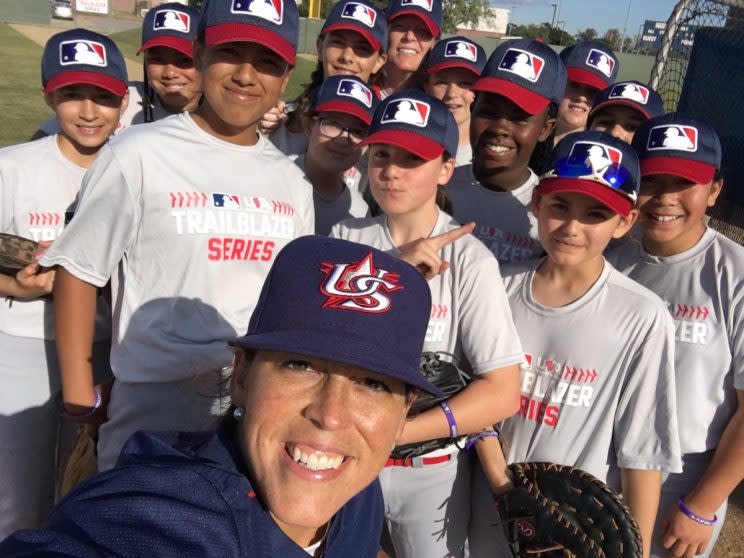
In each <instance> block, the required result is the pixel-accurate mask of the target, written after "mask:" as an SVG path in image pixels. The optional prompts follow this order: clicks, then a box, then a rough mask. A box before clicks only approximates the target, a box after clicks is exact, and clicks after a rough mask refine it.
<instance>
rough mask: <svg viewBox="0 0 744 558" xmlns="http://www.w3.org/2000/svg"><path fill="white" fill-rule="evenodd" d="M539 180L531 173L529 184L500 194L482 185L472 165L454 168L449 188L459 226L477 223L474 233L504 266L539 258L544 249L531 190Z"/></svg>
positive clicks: (448, 192) (527, 182)
mask: <svg viewBox="0 0 744 558" xmlns="http://www.w3.org/2000/svg"><path fill="white" fill-rule="evenodd" d="M537 183H538V178H537V176H536V175H535V174H534V173H533V172H532V171H530V177H529V178H528V179H527V181H526V182H525V183H524V184H523V185H522V186H520V187H519V188H517V189H516V190H514V191H512V192H497V191H494V190H489V189H488V188H485V187H484V186H481V185H480V184H479V183H478V181H477V180H475V178H474V177H473V169H472V166H471V165H464V166H460V167H457V168H456V169H455V174H454V175H453V176H452V180H450V182H449V184H448V186H447V195H448V196H449V198H450V200H451V201H452V205H453V206H454V217H455V219H457V220H458V221H459V222H460V223H467V222H469V221H475V231H474V232H473V234H474V235H475V236H476V237H477V238H479V239H480V240H481V241H482V242H483V244H485V245H486V246H487V247H488V248H489V249H490V250H491V252H493V254H494V255H495V256H496V258H497V259H498V260H499V262H501V263H505V262H507V263H508V262H519V261H525V260H530V259H535V258H538V257H539V256H540V255H541V254H542V253H543V249H542V246H541V245H540V241H539V240H538V238H537V221H536V220H535V216H534V215H533V214H532V210H531V205H532V191H533V190H534V189H535V186H537Z"/></svg>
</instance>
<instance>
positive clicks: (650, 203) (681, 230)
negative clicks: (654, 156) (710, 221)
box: [638, 174, 723, 256]
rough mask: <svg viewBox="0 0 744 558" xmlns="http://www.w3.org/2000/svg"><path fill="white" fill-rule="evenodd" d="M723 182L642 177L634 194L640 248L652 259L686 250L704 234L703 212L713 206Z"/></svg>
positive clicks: (661, 175) (658, 175)
mask: <svg viewBox="0 0 744 558" xmlns="http://www.w3.org/2000/svg"><path fill="white" fill-rule="evenodd" d="M722 187H723V181H721V180H714V181H713V182H711V183H709V184H694V183H692V182H690V181H688V180H685V179H684V178H681V177H678V176H672V175H668V174H656V175H651V176H644V177H643V178H642V179H641V191H640V193H639V194H638V207H639V210H640V217H639V219H638V222H639V224H640V226H641V229H642V230H643V245H644V247H645V248H646V250H647V251H648V252H649V253H650V254H653V255H656V256H673V255H675V254H679V253H681V252H684V251H686V250H689V249H690V248H692V247H693V246H695V244H696V243H697V242H698V240H700V237H702V236H703V233H704V232H705V221H704V219H705V211H706V209H708V208H709V207H713V206H714V205H715V203H716V200H717V199H718V195H719V194H720V193H721V189H722Z"/></svg>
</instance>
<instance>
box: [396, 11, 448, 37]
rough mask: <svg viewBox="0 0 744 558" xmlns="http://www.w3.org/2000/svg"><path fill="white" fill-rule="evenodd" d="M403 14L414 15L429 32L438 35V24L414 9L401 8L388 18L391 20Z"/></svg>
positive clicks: (439, 31)
mask: <svg viewBox="0 0 744 558" xmlns="http://www.w3.org/2000/svg"><path fill="white" fill-rule="evenodd" d="M404 15H412V16H416V17H417V18H419V19H420V20H421V21H423V22H424V24H426V28H427V29H428V30H429V33H431V34H432V35H434V36H435V37H439V34H440V33H441V30H440V29H439V26H438V25H437V24H436V23H434V20H433V19H431V18H430V17H428V16H426V15H425V14H422V13H421V12H419V11H416V10H401V11H400V12H397V13H396V14H395V15H393V17H391V18H390V21H393V20H394V19H397V18H399V17H400V16H404Z"/></svg>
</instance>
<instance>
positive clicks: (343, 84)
mask: <svg viewBox="0 0 744 558" xmlns="http://www.w3.org/2000/svg"><path fill="white" fill-rule="evenodd" d="M336 93H338V94H339V95H343V96H344V97H352V98H354V99H356V100H357V101H359V102H361V103H364V106H366V107H367V108H372V91H371V90H370V89H369V88H368V87H365V86H364V85H362V84H361V83H359V82H358V81H354V80H352V79H342V80H341V81H340V82H339V83H338V90H337V91H336Z"/></svg>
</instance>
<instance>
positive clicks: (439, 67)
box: [426, 62, 481, 76]
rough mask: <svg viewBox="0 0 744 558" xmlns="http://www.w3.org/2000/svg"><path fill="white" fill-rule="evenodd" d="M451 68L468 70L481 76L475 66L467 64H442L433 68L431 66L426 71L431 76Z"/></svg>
mask: <svg viewBox="0 0 744 558" xmlns="http://www.w3.org/2000/svg"><path fill="white" fill-rule="evenodd" d="M449 68H464V69H466V70H470V71H471V72H473V73H474V74H475V75H476V76H480V74H481V73H480V72H479V71H478V70H477V69H475V68H474V67H473V66H471V65H470V64H468V63H466V62H440V63H439V64H434V65H433V66H429V67H428V68H426V71H427V72H428V73H430V74H433V73H434V72H439V71H442V70H447V69H449Z"/></svg>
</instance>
